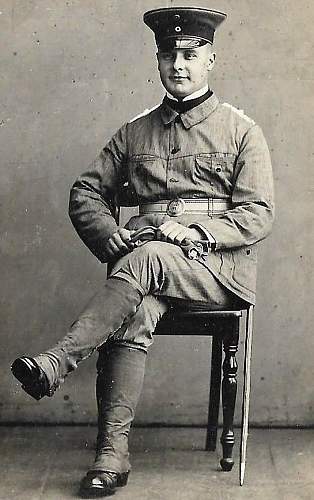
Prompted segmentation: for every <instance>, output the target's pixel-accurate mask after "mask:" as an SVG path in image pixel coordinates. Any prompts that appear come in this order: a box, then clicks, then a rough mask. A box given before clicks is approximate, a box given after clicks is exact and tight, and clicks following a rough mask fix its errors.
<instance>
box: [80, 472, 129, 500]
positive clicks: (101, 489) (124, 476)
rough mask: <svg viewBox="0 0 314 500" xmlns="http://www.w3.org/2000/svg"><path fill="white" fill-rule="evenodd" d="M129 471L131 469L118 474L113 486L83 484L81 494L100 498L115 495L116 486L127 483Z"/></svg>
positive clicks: (83, 496) (119, 486)
mask: <svg viewBox="0 0 314 500" xmlns="http://www.w3.org/2000/svg"><path fill="white" fill-rule="evenodd" d="M129 472H130V471H128V472H122V473H121V474H118V477H117V480H116V484H115V485H113V486H111V487H110V486H102V485H98V486H97V485H92V484H90V485H89V486H84V484H82V485H81V488H80V492H79V494H80V496H81V498H100V497H107V496H111V495H114V493H115V492H116V488H121V487H123V486H126V485H127V482H128V478H129ZM84 479H85V478H84ZM84 479H83V482H84Z"/></svg>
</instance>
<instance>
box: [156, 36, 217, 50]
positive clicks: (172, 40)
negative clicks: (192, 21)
mask: <svg viewBox="0 0 314 500" xmlns="http://www.w3.org/2000/svg"><path fill="white" fill-rule="evenodd" d="M207 43H210V42H209V41H208V40H204V39H203V38H196V37H192V36H191V37H188V36H184V37H175V36H171V37H168V38H166V39H163V40H159V41H157V39H156V44H157V47H158V49H160V50H175V49H196V48H198V47H202V46H203V45H206V44H207Z"/></svg>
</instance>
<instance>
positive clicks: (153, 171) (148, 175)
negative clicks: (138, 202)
mask: <svg viewBox="0 0 314 500" xmlns="http://www.w3.org/2000/svg"><path fill="white" fill-rule="evenodd" d="M128 166H129V183H130V185H131V187H132V189H133V191H135V192H136V194H137V195H138V197H139V199H145V198H147V197H151V196H152V195H154V196H155V197H156V195H157V196H159V195H160V191H161V189H162V186H163V185H165V183H166V172H165V167H164V165H163V161H162V160H161V158H159V157H156V156H153V155H136V156H133V157H132V158H130V160H129V162H128Z"/></svg>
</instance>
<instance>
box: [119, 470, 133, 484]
mask: <svg viewBox="0 0 314 500" xmlns="http://www.w3.org/2000/svg"><path fill="white" fill-rule="evenodd" d="M129 472H130V471H127V472H121V474H119V475H118V478H117V486H119V487H122V486H126V485H127V482H128V479H129Z"/></svg>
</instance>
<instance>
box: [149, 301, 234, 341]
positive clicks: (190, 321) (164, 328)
mask: <svg viewBox="0 0 314 500" xmlns="http://www.w3.org/2000/svg"><path fill="white" fill-rule="evenodd" d="M242 314H243V310H242V309H234V310H233V309H228V310H225V309H222V310H215V311H213V310H212V309H209V307H208V306H207V307H206V306H203V305H201V306H200V305H194V304H193V305H189V306H188V307H185V308H183V307H181V306H180V307H171V308H170V309H169V311H168V312H167V313H166V314H165V315H164V316H163V317H162V318H161V320H160V321H159V323H158V325H157V328H156V330H155V335H206V336H212V335H216V334H217V335H218V334H220V333H222V332H226V330H229V329H230V327H232V325H233V324H234V321H239V318H240V317H241V316H242Z"/></svg>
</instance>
